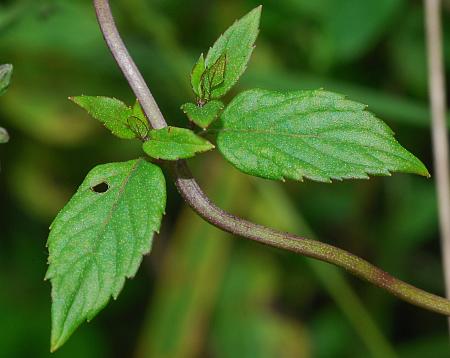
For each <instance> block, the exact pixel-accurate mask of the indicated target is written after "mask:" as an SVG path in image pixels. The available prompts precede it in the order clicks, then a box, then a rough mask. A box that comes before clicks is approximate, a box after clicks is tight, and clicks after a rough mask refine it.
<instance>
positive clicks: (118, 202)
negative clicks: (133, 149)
mask: <svg viewBox="0 0 450 358" xmlns="http://www.w3.org/2000/svg"><path fill="white" fill-rule="evenodd" d="M102 186H103V189H102V192H96V191H97V190H98V189H97V188H99V187H102ZM165 203H166V187H165V180H164V176H163V174H162V172H161V169H160V168H159V167H157V166H156V165H154V164H151V163H148V162H146V161H145V160H144V159H138V160H132V161H129V162H123V163H111V164H105V165H99V166H97V167H95V168H94V169H92V170H91V171H90V172H89V174H88V175H87V177H86V179H85V180H84V181H83V183H82V184H81V186H80V187H79V189H78V191H77V192H76V194H75V195H74V196H73V197H72V199H71V200H70V201H69V203H68V204H67V205H66V206H65V207H64V208H63V209H62V210H61V212H60V213H59V214H58V216H57V217H56V219H55V220H54V222H53V224H52V225H51V230H50V235H49V238H48V248H49V259H48V262H49V268H48V271H47V275H46V279H50V280H51V283H52V301H53V304H52V334H51V348H52V351H54V350H56V349H57V348H58V347H60V346H61V345H62V344H63V343H64V342H65V341H66V340H67V339H68V338H69V336H70V335H71V334H72V333H73V331H74V330H75V329H76V328H77V327H78V326H79V325H80V324H81V323H82V322H84V321H85V320H88V321H89V320H91V319H92V318H93V317H94V316H95V315H96V314H97V313H98V312H99V311H100V310H101V309H102V308H103V307H104V306H105V305H106V304H107V303H108V301H109V299H110V297H111V296H112V297H114V298H116V297H117V296H118V294H119V292H120V291H121V289H122V287H123V285H124V282H125V278H127V277H128V278H129V277H132V276H134V275H135V273H136V271H137V269H138V267H139V265H140V263H141V260H142V255H144V254H146V253H148V252H149V251H150V249H151V245H152V237H153V234H154V232H157V231H158V230H159V227H160V223H161V218H162V215H163V213H164V210H165Z"/></svg>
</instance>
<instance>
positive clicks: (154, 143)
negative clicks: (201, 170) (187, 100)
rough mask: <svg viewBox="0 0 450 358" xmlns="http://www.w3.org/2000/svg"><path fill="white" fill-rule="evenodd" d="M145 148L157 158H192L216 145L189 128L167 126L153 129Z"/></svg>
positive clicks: (151, 155)
mask: <svg viewBox="0 0 450 358" xmlns="http://www.w3.org/2000/svg"><path fill="white" fill-rule="evenodd" d="M143 149H144V152H145V153H147V154H148V155H149V156H150V157H152V158H155V159H164V160H177V159H185V158H192V157H193V156H195V154H197V153H202V152H207V151H208V150H211V149H214V146H213V145H212V144H211V143H210V142H208V141H207V140H206V139H204V138H202V137H199V136H198V135H196V134H195V133H194V132H192V131H191V130H189V129H185V128H176V127H166V128H162V129H158V130H153V131H151V132H150V134H149V140H148V141H147V142H145V143H144V144H143Z"/></svg>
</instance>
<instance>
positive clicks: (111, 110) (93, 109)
mask: <svg viewBox="0 0 450 358" xmlns="http://www.w3.org/2000/svg"><path fill="white" fill-rule="evenodd" d="M69 99H70V100H72V101H73V102H75V103H76V104H78V105H79V106H80V107H82V108H84V109H85V110H86V111H87V112H88V113H89V114H90V115H91V116H92V117H94V118H95V119H97V120H99V121H100V122H101V123H103V125H104V126H105V127H106V128H108V129H109V130H110V131H111V133H112V134H114V135H115V136H117V137H119V138H123V139H133V138H136V134H135V133H134V132H133V130H131V129H130V128H129V126H128V118H129V117H130V116H131V115H133V110H132V109H131V108H130V107H128V106H127V105H126V104H125V103H123V102H121V101H119V100H118V99H115V98H109V97H94V96H78V97H70V98H69Z"/></svg>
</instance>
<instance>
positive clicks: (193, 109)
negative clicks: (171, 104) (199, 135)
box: [181, 100, 224, 129]
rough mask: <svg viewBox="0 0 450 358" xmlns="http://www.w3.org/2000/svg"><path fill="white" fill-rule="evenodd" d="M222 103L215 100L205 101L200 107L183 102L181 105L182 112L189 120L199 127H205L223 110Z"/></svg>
mask: <svg viewBox="0 0 450 358" xmlns="http://www.w3.org/2000/svg"><path fill="white" fill-rule="evenodd" d="M223 107H224V105H223V103H222V102H220V101H217V100H213V101H210V102H207V103H206V104H205V105H203V106H202V107H200V106H196V105H195V104H193V103H185V104H183V105H182V106H181V109H182V110H183V112H184V113H185V114H186V115H187V116H188V118H189V120H190V121H192V122H194V123H195V124H196V125H198V126H199V127H201V128H203V129H205V128H207V127H208V126H209V125H210V124H211V123H212V122H213V121H214V120H215V119H216V118H217V117H218V116H219V113H220V111H222V110H223Z"/></svg>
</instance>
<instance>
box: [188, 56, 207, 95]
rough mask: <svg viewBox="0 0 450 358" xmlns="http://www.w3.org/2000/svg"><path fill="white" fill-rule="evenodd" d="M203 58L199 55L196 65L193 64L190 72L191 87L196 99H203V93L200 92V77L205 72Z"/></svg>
mask: <svg viewBox="0 0 450 358" xmlns="http://www.w3.org/2000/svg"><path fill="white" fill-rule="evenodd" d="M205 69H206V67H205V58H204V57H203V54H201V55H200V58H199V59H198V61H197V63H196V64H195V66H194V68H193V69H192V72H191V86H192V90H193V91H194V93H195V94H196V95H197V97H198V98H203V92H202V85H201V83H202V75H203V73H204V72H205Z"/></svg>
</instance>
